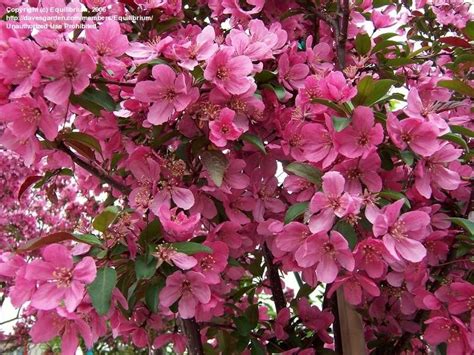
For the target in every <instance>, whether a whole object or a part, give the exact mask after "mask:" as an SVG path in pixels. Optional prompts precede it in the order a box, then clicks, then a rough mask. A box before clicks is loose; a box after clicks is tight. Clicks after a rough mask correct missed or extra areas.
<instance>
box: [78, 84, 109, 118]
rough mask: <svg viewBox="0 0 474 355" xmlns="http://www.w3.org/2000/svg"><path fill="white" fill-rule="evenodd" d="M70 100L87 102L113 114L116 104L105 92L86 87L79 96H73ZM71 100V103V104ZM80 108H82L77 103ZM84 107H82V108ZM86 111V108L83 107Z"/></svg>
mask: <svg viewBox="0 0 474 355" xmlns="http://www.w3.org/2000/svg"><path fill="white" fill-rule="evenodd" d="M72 98H74V99H75V100H76V99H78V100H79V101H80V102H89V103H92V104H95V105H96V106H99V107H100V108H103V109H105V110H106V111H109V112H113V111H115V108H116V106H117V105H116V103H115V101H114V99H113V98H112V96H110V95H109V93H108V92H107V91H105V90H97V89H94V88H93V87H88V88H87V89H86V90H84V91H83V92H82V94H80V95H77V96H75V95H73V96H72ZM72 98H71V102H72ZM79 105H80V106H82V105H81V104H80V103H79ZM83 107H84V106H83ZM84 108H85V109H87V107H84Z"/></svg>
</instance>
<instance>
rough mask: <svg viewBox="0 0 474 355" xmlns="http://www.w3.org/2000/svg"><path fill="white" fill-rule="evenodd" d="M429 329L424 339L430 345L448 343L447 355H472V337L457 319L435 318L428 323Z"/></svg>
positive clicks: (473, 348)
mask: <svg viewBox="0 0 474 355" xmlns="http://www.w3.org/2000/svg"><path fill="white" fill-rule="evenodd" d="M425 323H426V324H428V327H427V328H426V330H425V333H424V334H423V338H424V339H425V340H426V342H427V343H428V344H430V345H438V344H441V343H447V344H448V347H447V352H446V354H447V355H458V354H472V351H473V350H474V347H473V344H472V339H471V338H472V335H471V334H470V333H469V332H468V329H467V327H466V326H465V325H464V323H463V322H462V321H461V320H460V319H459V318H457V317H451V318H447V317H442V316H438V317H433V318H430V319H428V320H427V321H426V322H425Z"/></svg>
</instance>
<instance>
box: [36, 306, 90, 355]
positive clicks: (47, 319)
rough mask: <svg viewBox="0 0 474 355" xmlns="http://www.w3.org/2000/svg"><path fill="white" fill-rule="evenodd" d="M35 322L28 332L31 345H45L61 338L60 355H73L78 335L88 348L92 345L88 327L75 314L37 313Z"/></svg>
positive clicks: (77, 343)
mask: <svg viewBox="0 0 474 355" xmlns="http://www.w3.org/2000/svg"><path fill="white" fill-rule="evenodd" d="M36 317H37V320H36V322H35V324H34V325H33V327H32V328H31V330H30V336H31V340H32V341H33V343H36V344H38V343H46V342H48V341H50V340H52V339H53V338H55V337H57V336H61V354H64V355H74V354H76V350H77V348H78V347H79V335H80V336H81V337H82V338H83V339H84V342H85V344H86V346H87V347H88V348H91V347H92V345H93V336H92V332H91V329H90V327H89V325H88V324H87V323H86V322H85V321H84V320H83V319H81V317H79V316H78V315H76V314H72V313H67V312H64V311H62V312H60V314H58V313H57V312H55V311H39V312H38V314H37V316H36Z"/></svg>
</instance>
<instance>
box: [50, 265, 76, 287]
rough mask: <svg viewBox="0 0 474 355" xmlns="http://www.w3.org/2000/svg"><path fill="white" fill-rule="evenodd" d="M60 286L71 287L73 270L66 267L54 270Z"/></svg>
mask: <svg viewBox="0 0 474 355" xmlns="http://www.w3.org/2000/svg"><path fill="white" fill-rule="evenodd" d="M53 276H54V278H55V279H56V284H57V285H58V287H69V286H70V285H71V281H72V271H71V270H70V269H67V268H65V267H58V268H56V269H55V270H54V271H53Z"/></svg>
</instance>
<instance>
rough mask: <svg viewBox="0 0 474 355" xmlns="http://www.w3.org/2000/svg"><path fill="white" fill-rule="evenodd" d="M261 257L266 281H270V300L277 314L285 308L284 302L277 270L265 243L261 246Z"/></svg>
mask: <svg viewBox="0 0 474 355" xmlns="http://www.w3.org/2000/svg"><path fill="white" fill-rule="evenodd" d="M263 256H264V258H265V264H266V265H267V272H268V279H269V281H270V289H271V291H272V299H273V302H274V303H275V308H276V310H277V313H278V312H280V311H281V310H282V309H283V308H285V307H286V300H285V295H284V294H283V289H282V287H281V280H280V275H279V274H278V268H277V267H276V266H275V264H274V263H273V255H272V253H271V251H270V249H268V247H267V244H266V243H264V244H263Z"/></svg>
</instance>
